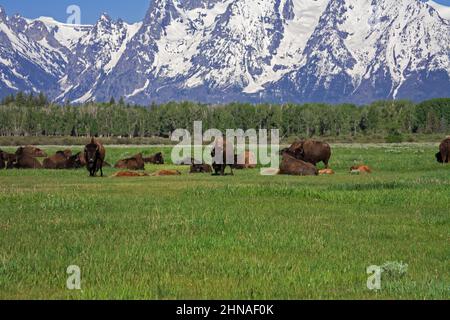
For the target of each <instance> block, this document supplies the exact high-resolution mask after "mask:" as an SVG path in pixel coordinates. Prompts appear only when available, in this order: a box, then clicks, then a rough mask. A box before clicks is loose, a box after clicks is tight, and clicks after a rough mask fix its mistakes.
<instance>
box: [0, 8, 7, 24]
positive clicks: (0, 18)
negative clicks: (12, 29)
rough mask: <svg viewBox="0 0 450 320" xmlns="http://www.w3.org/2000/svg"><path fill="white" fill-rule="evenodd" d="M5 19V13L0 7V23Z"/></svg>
mask: <svg viewBox="0 0 450 320" xmlns="http://www.w3.org/2000/svg"><path fill="white" fill-rule="evenodd" d="M5 19H6V11H5V9H4V8H3V7H2V6H1V5H0V22H3V21H4V20H5Z"/></svg>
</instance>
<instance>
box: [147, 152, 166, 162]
mask: <svg viewBox="0 0 450 320" xmlns="http://www.w3.org/2000/svg"><path fill="white" fill-rule="evenodd" d="M144 162H145V163H153V164H164V156H163V154H162V153H161V152H158V153H157V154H155V155H153V156H151V157H148V158H144Z"/></svg>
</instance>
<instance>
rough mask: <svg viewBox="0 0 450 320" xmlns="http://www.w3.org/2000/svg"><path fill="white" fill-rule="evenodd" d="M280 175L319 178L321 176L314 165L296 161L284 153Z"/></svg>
mask: <svg viewBox="0 0 450 320" xmlns="http://www.w3.org/2000/svg"><path fill="white" fill-rule="evenodd" d="M279 174H285V175H292V176H317V175H319V171H318V170H317V168H316V167H315V166H314V165H313V164H311V163H309V162H305V161H303V160H299V159H296V158H295V157H293V156H291V155H290V154H288V153H284V154H283V159H282V161H281V164H280V171H279Z"/></svg>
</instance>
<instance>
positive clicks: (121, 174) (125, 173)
mask: <svg viewBox="0 0 450 320" xmlns="http://www.w3.org/2000/svg"><path fill="white" fill-rule="evenodd" d="M113 177H114V178H133V177H148V173H145V172H131V171H120V172H116V173H115V174H113Z"/></svg>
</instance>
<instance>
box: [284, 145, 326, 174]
mask: <svg viewBox="0 0 450 320" xmlns="http://www.w3.org/2000/svg"><path fill="white" fill-rule="evenodd" d="M282 153H287V154H289V155H291V156H292V157H294V158H296V159H298V160H302V161H305V162H309V163H311V164H313V165H315V166H316V165H317V164H318V163H320V162H323V163H324V164H325V168H327V169H328V164H329V162H330V158H331V147H330V145H329V144H328V143H324V142H320V141H316V140H305V141H304V140H300V141H296V142H294V143H293V144H292V145H291V146H290V147H289V148H287V149H284V150H282Z"/></svg>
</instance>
